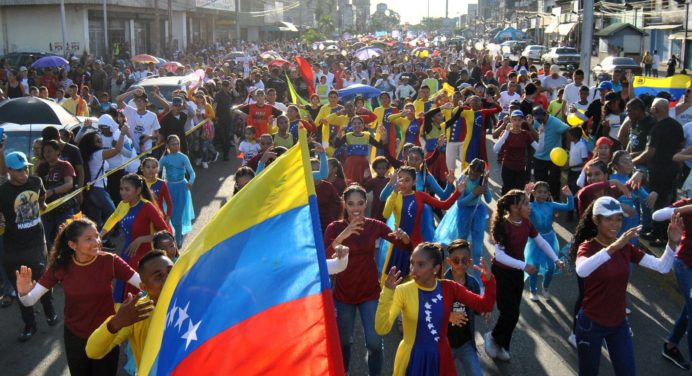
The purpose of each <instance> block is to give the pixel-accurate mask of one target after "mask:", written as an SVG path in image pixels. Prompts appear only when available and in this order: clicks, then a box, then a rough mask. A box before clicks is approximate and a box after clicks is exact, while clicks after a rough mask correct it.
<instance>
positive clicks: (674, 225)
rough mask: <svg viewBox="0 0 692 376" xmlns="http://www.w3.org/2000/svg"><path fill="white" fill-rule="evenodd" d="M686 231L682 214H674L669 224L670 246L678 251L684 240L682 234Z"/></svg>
mask: <svg viewBox="0 0 692 376" xmlns="http://www.w3.org/2000/svg"><path fill="white" fill-rule="evenodd" d="M684 231H685V224H684V223H683V221H682V215H680V213H675V214H673V218H671V219H670V223H669V224H668V246H670V248H672V249H673V250H676V248H677V247H678V245H679V244H680V240H681V239H682V234H683V232H684Z"/></svg>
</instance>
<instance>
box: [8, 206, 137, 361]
mask: <svg viewBox="0 0 692 376" xmlns="http://www.w3.org/2000/svg"><path fill="white" fill-rule="evenodd" d="M114 279H115V280H119V281H123V282H127V283H129V284H130V285H131V286H130V287H131V288H132V291H139V290H138V289H139V284H140V279H139V274H137V273H136V272H135V271H134V270H133V269H132V268H131V267H130V266H129V265H128V264H127V263H125V261H123V260H122V259H121V258H120V257H118V255H115V254H113V253H108V252H102V250H101V239H100V238H99V233H98V230H97V229H96V224H94V222H92V221H90V220H89V219H86V218H79V219H75V220H74V221H72V222H70V223H68V224H67V225H65V226H63V227H62V228H61V229H60V232H59V233H58V235H57V237H56V238H55V244H54V245H53V248H52V249H51V253H50V260H49V262H48V268H47V269H46V271H45V272H44V273H43V275H42V276H41V278H40V279H39V280H38V282H36V281H34V280H33V278H32V274H31V268H27V267H26V266H22V267H21V268H20V269H19V270H18V271H17V293H18V294H19V300H20V301H21V303H22V304H23V305H24V306H27V307H31V306H33V305H34V304H36V302H37V301H38V300H39V298H41V296H42V295H43V294H45V293H46V292H48V291H50V289H52V288H53V287H54V286H55V285H57V284H58V283H60V285H61V286H62V289H63V291H64V292H65V332H64V340H65V353H66V356H67V366H68V367H69V369H70V373H71V374H72V375H116V374H117V372H118V356H119V348H118V347H115V348H114V349H113V350H112V351H111V352H110V353H108V355H106V356H105V357H103V358H102V359H99V360H95V359H89V358H88V357H87V355H86V351H85V347H86V342H87V339H88V338H89V336H90V335H91V333H92V332H93V331H94V330H96V328H98V327H99V325H101V323H102V322H103V321H104V320H106V319H107V318H108V317H110V316H112V315H113V314H114V313H115V310H114V306H115V302H114V301H113V287H112V284H113V280H114Z"/></svg>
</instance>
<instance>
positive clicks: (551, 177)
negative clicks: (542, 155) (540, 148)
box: [533, 158, 562, 200]
mask: <svg viewBox="0 0 692 376" xmlns="http://www.w3.org/2000/svg"><path fill="white" fill-rule="evenodd" d="M560 174H561V172H560V167H558V166H556V165H555V164H554V163H553V162H551V161H544V160H542V159H538V158H534V159H533V176H534V177H535V178H536V181H544V182H546V183H548V185H550V195H551V196H552V197H553V200H559V199H560V188H562V187H561V186H560V178H561V175H560Z"/></svg>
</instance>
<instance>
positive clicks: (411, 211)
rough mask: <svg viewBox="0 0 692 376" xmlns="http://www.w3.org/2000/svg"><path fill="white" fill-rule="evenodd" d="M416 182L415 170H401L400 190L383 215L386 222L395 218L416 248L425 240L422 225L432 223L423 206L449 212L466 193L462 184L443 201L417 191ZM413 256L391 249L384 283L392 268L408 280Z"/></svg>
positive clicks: (387, 205) (399, 172)
mask: <svg viewBox="0 0 692 376" xmlns="http://www.w3.org/2000/svg"><path fill="white" fill-rule="evenodd" d="M450 180H451V181H453V180H454V176H451V178H450ZM415 181H416V169H415V168H413V167H410V166H403V167H401V168H399V171H398V172H397V183H396V188H395V190H394V192H392V194H391V195H390V196H389V198H387V202H386V203H385V206H384V213H383V214H384V217H385V218H388V217H389V216H390V215H391V214H394V218H395V221H396V227H397V228H401V229H402V230H403V231H404V232H405V233H406V234H408V235H409V237H411V243H412V244H413V246H414V247H415V246H416V245H418V244H419V243H421V242H423V240H424V236H423V232H422V228H424V227H425V224H423V223H422V221H423V220H426V219H428V217H426V216H423V215H422V214H423V204H428V205H430V206H432V207H435V208H438V209H444V210H446V209H449V208H450V207H451V206H452V205H453V204H454V202H456V200H457V198H459V195H460V193H461V191H462V190H463V189H464V187H463V185H462V183H458V184H457V187H456V190H455V191H454V193H453V194H452V195H451V196H450V197H449V198H447V199H446V200H444V201H440V200H438V199H436V198H434V197H432V196H430V195H429V194H427V193H425V192H423V191H416V190H415ZM450 183H451V182H450ZM430 219H432V218H430ZM409 256H410V254H409V253H408V252H406V251H404V250H402V249H400V248H397V247H394V246H392V247H390V249H389V252H388V254H387V258H386V260H385V263H384V265H385V268H384V270H383V271H382V275H383V279H384V275H385V274H386V273H387V270H390V269H391V268H392V266H395V267H396V269H397V270H399V271H401V273H402V276H403V277H404V278H406V277H407V276H408V272H409Z"/></svg>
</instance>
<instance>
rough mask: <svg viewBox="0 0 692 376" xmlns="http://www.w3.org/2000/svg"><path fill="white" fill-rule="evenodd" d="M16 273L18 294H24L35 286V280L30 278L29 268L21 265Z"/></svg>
mask: <svg viewBox="0 0 692 376" xmlns="http://www.w3.org/2000/svg"><path fill="white" fill-rule="evenodd" d="M15 273H16V274H17V293H18V294H19V296H25V295H26V294H28V293H29V292H31V290H32V289H33V288H34V286H36V281H34V280H32V279H31V268H29V267H26V266H24V265H22V266H21V267H20V268H19V270H17V271H16V272H15Z"/></svg>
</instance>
